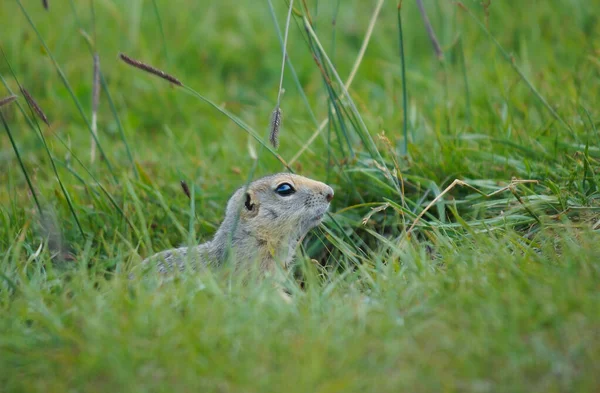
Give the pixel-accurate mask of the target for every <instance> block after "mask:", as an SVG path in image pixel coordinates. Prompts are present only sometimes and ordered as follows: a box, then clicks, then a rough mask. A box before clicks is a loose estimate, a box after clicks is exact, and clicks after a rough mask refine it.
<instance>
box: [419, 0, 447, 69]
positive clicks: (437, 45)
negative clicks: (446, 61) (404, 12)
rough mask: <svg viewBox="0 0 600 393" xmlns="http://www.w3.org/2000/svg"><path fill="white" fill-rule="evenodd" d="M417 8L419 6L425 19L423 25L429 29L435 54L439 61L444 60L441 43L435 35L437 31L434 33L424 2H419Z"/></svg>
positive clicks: (428, 32) (428, 33)
mask: <svg viewBox="0 0 600 393" xmlns="http://www.w3.org/2000/svg"><path fill="white" fill-rule="evenodd" d="M417 6H419V11H420V12H421V17H422V18H423V23H425V28H426V29H427V35H429V40H431V45H433V50H434V52H435V55H436V57H437V58H438V60H442V59H443V58H444V52H442V48H441V46H440V43H439V41H438V39H437V37H436V35H435V31H433V27H432V26H431V22H430V21H429V18H428V17H427V12H426V11H425V6H424V5H423V1H422V0H417Z"/></svg>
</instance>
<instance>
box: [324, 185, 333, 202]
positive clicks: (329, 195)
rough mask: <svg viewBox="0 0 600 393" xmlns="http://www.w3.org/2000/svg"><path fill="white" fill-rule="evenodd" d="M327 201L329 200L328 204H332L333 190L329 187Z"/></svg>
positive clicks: (326, 193) (326, 194)
mask: <svg viewBox="0 0 600 393" xmlns="http://www.w3.org/2000/svg"><path fill="white" fill-rule="evenodd" d="M325 199H327V202H331V200H332V199H333V189H332V188H331V187H327V190H326V191H325Z"/></svg>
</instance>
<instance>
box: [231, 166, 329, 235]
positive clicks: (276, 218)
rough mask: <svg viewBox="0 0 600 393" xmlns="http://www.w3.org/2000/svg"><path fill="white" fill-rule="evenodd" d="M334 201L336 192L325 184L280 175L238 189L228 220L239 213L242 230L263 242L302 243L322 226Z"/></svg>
mask: <svg viewBox="0 0 600 393" xmlns="http://www.w3.org/2000/svg"><path fill="white" fill-rule="evenodd" d="M332 199H333V189H332V188H331V187H329V186H328V185H327V184H325V183H321V182H319V181H315V180H311V179H308V178H306V177H303V176H299V175H294V174H290V173H279V174H275V175H271V176H267V177H263V178H261V179H258V180H255V181H254V182H252V183H250V185H249V186H248V187H247V188H245V187H242V188H240V189H238V190H237V191H236V193H235V194H234V196H233V197H232V198H231V199H230V201H229V204H228V206H227V216H230V215H233V216H235V213H236V212H238V211H239V212H240V213H239V214H240V216H239V224H241V225H240V227H241V229H242V230H244V231H245V232H247V233H249V234H252V235H253V236H256V237H257V238H258V239H261V240H266V241H269V242H273V241H274V242H277V241H278V240H283V239H284V238H295V240H300V239H301V238H302V237H304V235H306V234H307V233H308V231H310V230H311V229H312V228H314V227H316V226H317V225H319V224H320V223H321V221H322V220H323V217H324V215H325V213H326V212H327V210H328V209H329V203H330V202H331V200H332ZM227 218H230V217H227Z"/></svg>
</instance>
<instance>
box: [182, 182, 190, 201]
mask: <svg viewBox="0 0 600 393" xmlns="http://www.w3.org/2000/svg"><path fill="white" fill-rule="evenodd" d="M181 189H182V190H183V193H184V194H185V195H186V196H187V197H188V199H192V195H191V194H190V188H189V187H188V185H187V183H186V182H185V180H181Z"/></svg>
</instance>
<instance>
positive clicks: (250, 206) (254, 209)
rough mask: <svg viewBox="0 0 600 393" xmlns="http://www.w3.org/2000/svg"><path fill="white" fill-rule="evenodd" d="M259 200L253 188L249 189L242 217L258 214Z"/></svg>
mask: <svg viewBox="0 0 600 393" xmlns="http://www.w3.org/2000/svg"><path fill="white" fill-rule="evenodd" d="M259 205H260V203H259V202H258V200H257V198H256V195H254V192H253V191H252V190H248V191H247V192H246V195H245V197H244V209H243V211H242V217H245V218H251V217H254V216H256V215H257V214H258V206H259Z"/></svg>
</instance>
